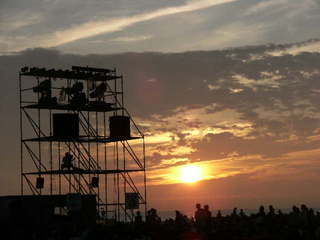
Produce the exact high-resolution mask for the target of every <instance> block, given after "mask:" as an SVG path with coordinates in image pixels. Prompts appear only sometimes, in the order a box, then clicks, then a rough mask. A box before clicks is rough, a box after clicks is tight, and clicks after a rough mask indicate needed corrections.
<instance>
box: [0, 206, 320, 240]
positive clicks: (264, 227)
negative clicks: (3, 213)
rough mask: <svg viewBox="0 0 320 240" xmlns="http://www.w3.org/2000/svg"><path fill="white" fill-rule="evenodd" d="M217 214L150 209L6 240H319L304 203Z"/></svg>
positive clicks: (319, 215)
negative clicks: (164, 213) (169, 214)
mask: <svg viewBox="0 0 320 240" xmlns="http://www.w3.org/2000/svg"><path fill="white" fill-rule="evenodd" d="M215 212H216V213H215V214H212V212H211V210H210V208H209V206H208V205H204V206H203V207H202V206H201V205H200V204H196V206H195V212H194V214H193V216H192V217H188V216H186V215H184V214H183V213H181V212H180V211H175V217H173V218H167V219H164V220H162V219H161V218H160V217H159V215H158V213H157V210H156V209H154V208H151V209H150V210H148V211H147V214H146V218H145V220H144V218H143V216H142V215H141V213H140V212H139V211H137V212H136V214H135V217H134V219H132V221H131V222H127V223H125V222H110V223H108V224H96V225H94V226H91V227H88V228H75V227H72V225H69V226H68V225H66V224H60V226H59V227H55V226H48V228H46V229H38V230H39V232H30V229H29V234H27V235H26V231H24V232H21V231H20V233H19V234H18V232H19V229H16V230H15V231H14V232H13V233H14V234H16V235H15V236H19V237H11V238H10V237H9V238H4V239H22V238H20V237H22V236H23V237H25V238H27V239H29V237H30V239H52V240H54V239H59V240H60V239H61V240H64V239H65V240H67V239H74V240H75V239H79V240H80V239H99V240H104V239H106V240H121V239H123V240H127V239H128V240H131V239H132V240H160V239H161V240H171V239H172V240H180V239H181V240H211V239H213V240H273V239H274V240H298V239H306V240H317V239H319V240H320V212H315V211H314V210H313V209H312V208H308V207H307V206H306V205H304V204H302V205H301V206H300V207H297V206H293V207H292V209H291V211H288V212H286V213H284V212H282V211H281V210H280V209H278V210H276V209H275V208H274V207H273V206H272V205H270V206H268V207H267V209H265V207H264V206H260V208H259V209H258V211H257V212H256V213H252V214H248V213H246V212H245V211H244V210H243V209H240V210H239V209H237V208H234V209H233V211H232V212H231V213H230V214H227V215H223V214H222V213H221V211H220V210H218V211H215ZM3 226H4V225H3ZM4 229H5V228H4ZM6 230H7V231H10V232H11V230H9V229H6ZM8 233H9V232H8ZM17 234H18V235H17ZM10 235H11V236H12V234H9V235H7V236H10ZM28 236H29V237H28Z"/></svg>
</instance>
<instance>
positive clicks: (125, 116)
mask: <svg viewBox="0 0 320 240" xmlns="http://www.w3.org/2000/svg"><path fill="white" fill-rule="evenodd" d="M19 86H20V116H21V118H20V129H21V164H20V166H21V195H25V193H26V192H30V193H32V194H35V195H43V194H46V195H50V196H52V197H54V196H55V195H59V196H60V195H63V194H70V193H78V194H81V195H83V196H85V195H88V196H89V195H90V196H91V195H95V196H96V202H97V210H98V211H100V212H99V213H98V215H97V216H99V217H100V218H104V219H107V218H113V219H115V220H117V221H120V220H124V221H126V220H130V221H132V220H133V219H134V215H133V211H132V210H133V209H140V211H143V212H144V213H145V212H146V172H145V169H146V166H145V144H144V135H143V134H142V132H141V131H140V130H139V128H138V127H137V125H136V124H135V122H134V121H133V119H132V117H131V116H130V114H129V112H128V111H127V110H126V108H125V106H124V94H123V77H122V76H121V75H118V74H117V72H116V70H115V69H114V70H111V69H102V68H91V67H79V66H73V67H72V69H71V70H56V69H45V68H37V67H32V68H29V67H24V68H22V69H21V71H20V73H19ZM108 119H109V127H108V124H107V121H108ZM132 140H135V144H134V145H132V144H130V141H132ZM137 178H138V180H139V181H140V182H142V185H139V186H138V185H137V184H135V181H136V179H137ZM139 178H140V179H139ZM100 181H101V182H100ZM26 185H27V186H29V190H30V191H27V189H26V187H25V186H26ZM128 202H130V203H131V205H130V204H128Z"/></svg>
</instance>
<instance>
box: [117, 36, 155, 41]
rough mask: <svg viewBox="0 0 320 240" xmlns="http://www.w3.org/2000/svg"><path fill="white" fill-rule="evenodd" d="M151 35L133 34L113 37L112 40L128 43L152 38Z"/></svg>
mask: <svg viewBox="0 0 320 240" xmlns="http://www.w3.org/2000/svg"><path fill="white" fill-rule="evenodd" d="M151 38H152V36H151V35H142V36H132V37H117V38H114V39H111V42H116V43H128V42H139V41H145V40H149V39H151Z"/></svg>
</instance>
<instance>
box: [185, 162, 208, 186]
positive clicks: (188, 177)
mask: <svg viewBox="0 0 320 240" xmlns="http://www.w3.org/2000/svg"><path fill="white" fill-rule="evenodd" d="M202 179H203V173H202V169H201V167H199V166H195V165H187V166H184V167H182V168H181V169H180V181H181V182H185V183H193V182H197V181H200V180H202Z"/></svg>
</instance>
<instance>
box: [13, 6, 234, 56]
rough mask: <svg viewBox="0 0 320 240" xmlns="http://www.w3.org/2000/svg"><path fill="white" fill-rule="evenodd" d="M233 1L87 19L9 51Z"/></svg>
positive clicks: (80, 37)
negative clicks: (127, 15)
mask: <svg viewBox="0 0 320 240" xmlns="http://www.w3.org/2000/svg"><path fill="white" fill-rule="evenodd" d="M234 1H236V0H199V1H198V0H197V1H195V0H192V1H189V2H187V3H186V4H184V5H181V6H176V7H167V8H162V9H158V10H154V11H152V12H149V13H142V14H137V15H133V16H130V17H122V18H112V19H104V20H98V21H88V22H86V23H83V24H79V25H77V26H72V27H70V28H67V29H64V30H58V31H55V32H53V33H49V34H45V35H40V36H36V37H31V39H30V41H28V42H27V43H22V42H21V43H20V44H21V45H19V43H17V44H16V45H14V46H12V49H10V51H19V50H23V49H25V48H33V47H56V46H59V45H63V44H66V43H70V42H73V41H77V40H80V39H84V38H89V37H93V36H97V35H100V34H106V33H113V32H117V31H122V30H123V29H125V28H127V27H130V26H132V25H134V24H137V23H140V22H145V21H150V20H153V19H156V18H160V17H165V16H170V15H174V14H180V13H186V12H191V11H197V10H201V9H205V8H209V7H213V6H216V5H219V4H224V3H229V2H234Z"/></svg>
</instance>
